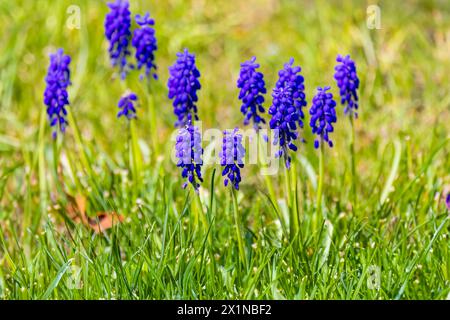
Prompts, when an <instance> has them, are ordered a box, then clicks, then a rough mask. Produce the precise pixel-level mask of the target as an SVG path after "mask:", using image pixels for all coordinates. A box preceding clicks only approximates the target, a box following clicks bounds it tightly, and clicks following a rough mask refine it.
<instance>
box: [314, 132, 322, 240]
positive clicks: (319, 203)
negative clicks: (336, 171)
mask: <svg viewBox="0 0 450 320" xmlns="http://www.w3.org/2000/svg"><path fill="white" fill-rule="evenodd" d="M323 152H324V141H323V139H320V149H319V179H318V180H319V182H318V185H317V199H316V205H317V211H316V215H315V217H313V231H316V230H317V221H318V219H320V218H321V217H322V192H323V174H324V163H323V162H324V159H323Z"/></svg>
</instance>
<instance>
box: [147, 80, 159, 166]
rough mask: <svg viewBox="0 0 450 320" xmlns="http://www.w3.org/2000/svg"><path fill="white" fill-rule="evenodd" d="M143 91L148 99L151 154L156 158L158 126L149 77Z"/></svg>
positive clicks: (157, 152)
mask: <svg viewBox="0 0 450 320" xmlns="http://www.w3.org/2000/svg"><path fill="white" fill-rule="evenodd" d="M144 91H145V96H146V98H147V101H148V114H149V117H150V135H151V139H152V145H153V150H152V151H153V152H152V154H153V156H154V160H156V158H157V156H158V154H159V144H158V128H157V121H156V114H155V102H154V98H153V92H152V89H151V85H150V79H149V80H148V82H147V90H144Z"/></svg>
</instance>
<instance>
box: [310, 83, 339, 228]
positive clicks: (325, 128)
mask: <svg viewBox="0 0 450 320" xmlns="http://www.w3.org/2000/svg"><path fill="white" fill-rule="evenodd" d="M328 90H330V87H329V86H326V87H323V88H322V87H318V88H317V93H316V95H315V96H314V98H313V100H312V103H311V108H310V109H309V114H310V116H311V118H310V126H311V129H312V133H313V134H315V135H316V136H317V137H316V139H315V141H314V148H316V149H318V148H319V182H318V186H317V199H316V206H317V211H316V215H315V216H313V229H314V230H315V229H316V227H317V219H318V218H319V217H321V216H322V193H323V179H324V147H325V145H328V146H329V147H330V148H331V147H333V141H332V140H331V138H330V135H329V134H330V133H331V132H333V131H334V128H333V123H336V121H337V117H336V101H334V99H333V94H332V93H331V92H328Z"/></svg>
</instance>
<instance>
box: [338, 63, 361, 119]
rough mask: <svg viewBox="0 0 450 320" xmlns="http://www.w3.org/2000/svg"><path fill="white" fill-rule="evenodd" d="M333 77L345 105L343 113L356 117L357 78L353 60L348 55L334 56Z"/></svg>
mask: <svg viewBox="0 0 450 320" xmlns="http://www.w3.org/2000/svg"><path fill="white" fill-rule="evenodd" d="M336 61H337V62H338V64H337V65H336V67H335V68H334V69H335V71H336V72H335V74H334V79H335V80H336V83H337V86H338V88H339V95H340V96H341V104H342V105H344V106H345V108H344V113H345V114H350V116H354V117H358V112H357V110H358V92H357V90H358V88H359V78H358V75H357V74H356V65H355V62H354V61H353V60H352V59H350V55H347V56H345V57H343V56H341V55H338V56H337V58H336Z"/></svg>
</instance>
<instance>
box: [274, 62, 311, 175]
mask: <svg viewBox="0 0 450 320" xmlns="http://www.w3.org/2000/svg"><path fill="white" fill-rule="evenodd" d="M293 63H294V60H293V59H291V60H290V61H289V62H288V63H286V64H285V65H284V69H282V70H280V71H279V73H278V75H279V79H278V81H277V83H276V84H275V88H274V89H273V93H272V97H273V101H272V105H271V106H270V108H269V114H270V115H272V118H271V119H270V122H269V124H270V128H271V129H272V130H276V131H275V138H274V142H273V143H274V145H279V146H280V149H279V151H278V152H277V154H276V155H277V156H278V157H281V156H284V158H285V163H286V167H287V168H289V167H290V163H291V157H290V156H289V153H288V149H291V150H293V151H297V146H296V145H295V143H294V141H295V140H296V139H297V138H298V135H299V134H298V131H297V127H300V128H303V119H304V117H305V115H304V113H303V109H302V108H303V107H304V106H306V99H305V93H304V90H305V86H304V79H303V77H302V75H301V74H300V71H301V68H300V67H298V66H297V67H293V66H292V65H293Z"/></svg>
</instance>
